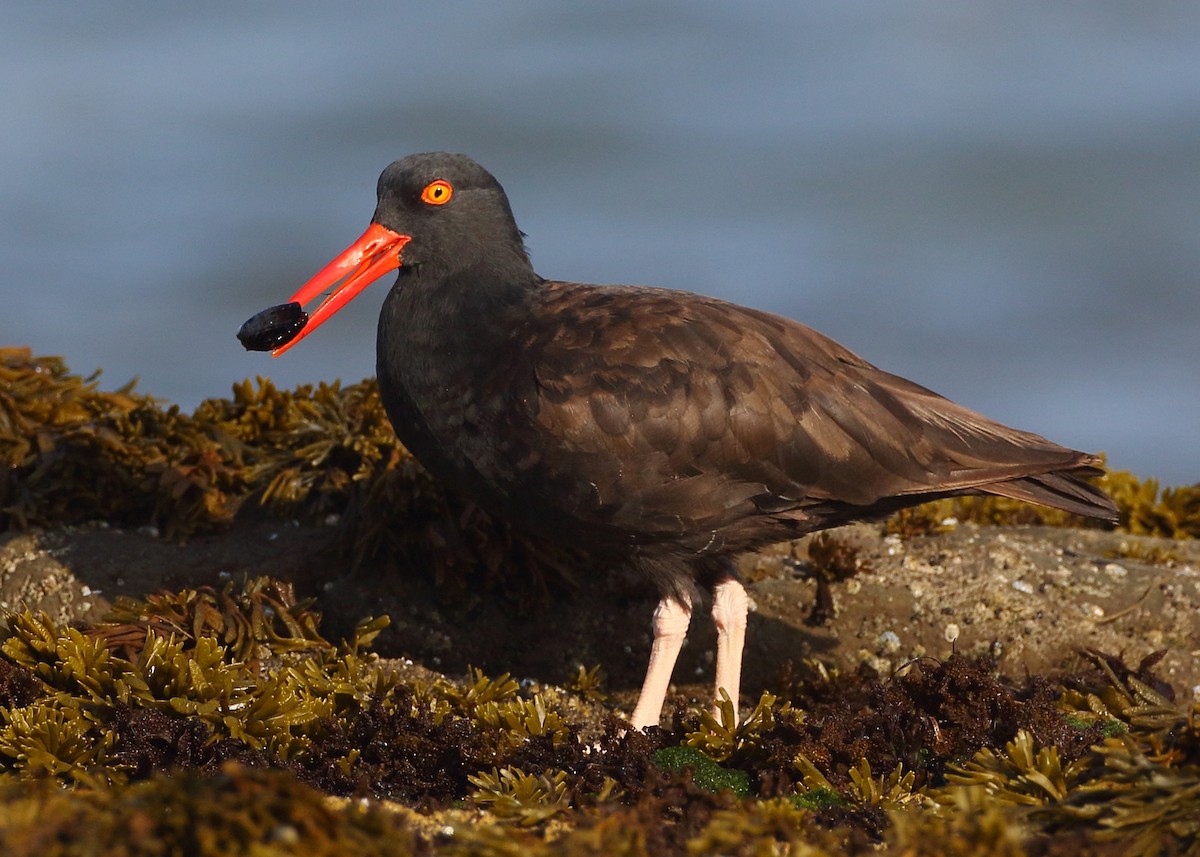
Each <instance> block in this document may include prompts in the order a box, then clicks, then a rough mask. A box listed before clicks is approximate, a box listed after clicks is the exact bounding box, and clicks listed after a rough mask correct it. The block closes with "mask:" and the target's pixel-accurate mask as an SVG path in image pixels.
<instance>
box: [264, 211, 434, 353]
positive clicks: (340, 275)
mask: <svg viewBox="0 0 1200 857" xmlns="http://www.w3.org/2000/svg"><path fill="white" fill-rule="evenodd" d="M410 240H412V239H411V238H410V237H409V236H407V235H401V234H400V233H399V232H394V231H392V230H391V229H388V228H387V227H386V226H380V225H379V224H378V223H372V224H371V225H370V226H369V227H367V231H366V232H364V233H363V234H362V235H361V236H359V238H358V240H357V241H355V242H354V243H353V244H351V245H350V246H349V247H347V248H346V249H345V250H343V251H342V252H341V253H340V254H339V255H338V256H337V258H335V259H334V260H333V261H332V262H330V263H329V264H328V265H326V266H325V267H324V268H322V269H321V270H320V271H318V272H317V273H316V275H315V276H314V277H313V278H312V279H311V280H309V281H308V282H307V283H305V284H304V285H303V286H301V287H300V289H299V291H297V292H296V294H294V295H292V298H291V303H294V304H299V305H301V306H303V305H304V304H306V303H308V302H309V301H311V300H313V299H314V298H316V297H317V296H318V295H320V294H321V293H322V292H324V291H325V290H326V289H329V288H332V289H333V291H332V292H330V293H329V296H328V297H327V298H325V300H324V301H322V302H321V305H320V306H318V307H317V309H316V310H315V311H314V312H312V313H311V314H310V315H309V316H308V320H307V321H306V322H305V323H304V326H303V327H301V328H300V329H299V332H298V333H296V335H295V336H294V337H293V338H291V339H290V340H288V341H287V342H284V343H283V344H282V345H279V346H278V347H277V348H275V350H274V351H272V352H271V355H272V356H273V357H278V356H279V355H280V354H282V353H283V352H285V351H287V350H288V349H289V348H291V347H292V346H293V345H295V344H296V343H297V342H299V341H300V340H301V339H303V338H304V337H306V336H308V335H309V334H310V333H312V332H313V331H314V330H316V329H317V327H319V326H320V325H321V324H323V323H324V322H325V321H326V320H327V319H328V318H330V317H331V316H332V315H333V314H334V313H336V312H337V311H338V310H340V309H341V308H342V307H344V306H345V305H346V304H348V303H350V301H352V300H353V299H354V298H355V296H356V295H358V293H359V292H361V291H362V290H363V289H365V288H366V287H367V286H369V285H371V283H373V282H375V281H376V280H378V279H379V278H380V277H382V276H383V275H384V274H386V273H387V272H388V271H394V270H396V269H397V268H399V267H400V264H401V262H400V251H401V250H402V249H403V248H404V245H405V244H407V243H408V242H409V241H410ZM339 280H340V281H341V282H340V283H339Z"/></svg>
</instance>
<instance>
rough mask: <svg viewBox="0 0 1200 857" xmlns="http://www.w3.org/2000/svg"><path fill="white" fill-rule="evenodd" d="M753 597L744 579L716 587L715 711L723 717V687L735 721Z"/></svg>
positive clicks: (724, 582) (719, 584)
mask: <svg viewBox="0 0 1200 857" xmlns="http://www.w3.org/2000/svg"><path fill="white" fill-rule="evenodd" d="M749 608H750V598H749V596H747V595H746V587H744V586H742V584H741V581H738V580H736V579H734V578H732V577H729V578H726V579H725V580H722V581H721V582H720V583H718V584H717V585H716V586H714V587H713V605H712V617H713V624H714V625H716V626H717V686H716V691H715V692H716V703H714V704H713V711H714V712H715V713H716V715H717V717H720V709H719V708H718V705H717V703H720V701H721V689H722V688H724V689H725V692H726V693H728V694H729V698H730V700H732V702H733V716H734V722H735V723H736V722H737V710H738V691H739V689H740V688H741V685H742V650H743V649H744V648H745V646H746V613H747V612H748V611H749Z"/></svg>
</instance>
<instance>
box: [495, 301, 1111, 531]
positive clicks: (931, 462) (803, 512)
mask: <svg viewBox="0 0 1200 857" xmlns="http://www.w3.org/2000/svg"><path fill="white" fill-rule="evenodd" d="M531 321H532V323H531V324H530V325H529V328H528V332H527V333H526V334H524V335H523V338H522V337H518V340H517V342H518V345H519V348H520V354H521V360H522V366H523V367H524V368H523V369H522V371H521V372H520V373H518V374H521V375H522V376H528V375H532V379H533V388H532V390H531V395H530V396H529V401H528V403H527V406H526V408H525V411H524V413H525V416H526V418H527V419H528V425H527V426H526V427H525V428H524V429H523V431H524V432H525V433H526V435H527V436H528V437H529V438H530V439H531V441H530V449H529V451H528V452H527V458H528V464H527V466H526V467H525V468H524V469H523V471H522V472H521V474H520V476H521V478H520V479H519V483H520V484H519V488H520V491H521V495H522V499H521V502H522V503H525V504H527V505H528V507H529V512H530V513H536V514H542V515H544V517H545V518H546V520H547V524H548V525H549V526H550V527H552V528H553V529H554V530H555V531H556V532H560V533H561V532H564V528H566V529H570V527H571V526H572V525H575V526H578V527H581V528H585V529H588V530H589V531H592V530H594V531H597V532H604V531H610V532H611V533H612V534H614V535H620V536H621V537H623V538H624V539H626V540H627V541H628V542H631V543H638V544H642V545H651V544H656V543H670V544H675V545H678V546H680V547H685V548H686V549H688V550H691V551H704V550H708V551H721V552H725V551H733V550H742V549H745V548H746V547H752V546H755V545H758V544H762V543H765V542H770V541H778V540H781V539H784V538H788V537H790V536H793V535H797V534H800V533H803V532H808V531H811V530H815V529H820V528H822V527H824V526H829V525H832V524H836V523H841V522H843V521H845V520H850V519H854V518H859V517H870V516H872V515H877V514H883V513H886V512H888V511H892V510H894V509H896V508H900V507H902V506H906V505H912V504H913V503H916V502H920V501H921V500H923V499H926V498H928V497H930V496H943V495H945V494H947V493H959V492H963V491H972V490H982V491H987V492H991V493H997V494H1003V495H1006V496H1016V497H1019V498H1021V499H1026V500H1031V501H1033V502H1040V503H1045V504H1047V505H1052V506H1056V507H1059V508H1066V509H1068V510H1069V511H1074V512H1079V513H1082V514H1098V515H1100V516H1102V517H1112V513H1113V507H1112V505H1111V503H1110V502H1109V501H1108V500H1107V498H1105V497H1104V496H1103V495H1102V494H1100V493H1099V492H1098V491H1095V490H1094V489H1092V488H1091V487H1090V486H1088V485H1087V484H1086V482H1083V481H1081V480H1080V479H1079V478H1078V477H1077V475H1076V473H1078V474H1080V475H1087V474H1088V473H1090V472H1091V471H1090V470H1088V468H1089V467H1090V466H1091V465H1093V464H1095V463H1096V459H1095V458H1094V457H1092V456H1089V455H1086V454H1084V453H1080V452H1076V451H1074V450H1071V449H1067V448H1065V447H1062V446H1059V445H1057V444H1054V443H1051V442H1050V441H1048V440H1046V439H1045V438H1042V437H1040V436H1038V435H1035V434H1031V433H1028V432H1023V431H1019V430H1016V429H1011V428H1008V427H1006V426H1003V425H1000V424H999V423H996V422H994V421H992V420H988V419H987V418H985V417H983V416H981V415H979V414H977V413H975V412H973V411H971V410H969V409H967V408H964V407H962V406H959V405H957V404H955V403H953V402H951V401H949V400H947V399H945V398H943V397H941V396H938V395H937V394H935V393H933V392H931V391H929V390H927V389H925V388H923V387H920V386H919V385H916V384H913V383H911V382H909V381H906V380H904V379H903V378H899V377H897V376H895V375H891V374H889V373H887V372H884V371H882V370H880V369H877V368H876V367H874V366H872V365H871V364H869V363H867V362H866V361H864V360H862V359H861V358H859V357H858V356H856V355H855V354H853V353H852V352H850V351H849V350H847V349H845V348H844V347H842V346H841V345H839V344H837V343H836V342H834V341H833V340H831V339H829V338H828V337H825V336H823V335H821V334H820V333H817V332H816V331H814V330H812V329H810V328H807V327H805V326H803V325H800V324H798V323H796V322H793V321H790V320H788V319H785V318H781V317H778V316H774V315H771V314H769V313H764V312H760V311H757V310H752V309H747V308H744V307H740V306H737V305H734V304H730V303H726V302H723V301H719V300H716V299H713V298H706V297H702V296H698V295H693V294H688V293H682V292H674V291H668V290H662V289H650V288H640V287H598V286H581V285H577V284H570V283H555V282H548V283H546V284H544V287H543V289H542V290H541V291H540V292H539V294H538V296H537V298H536V301H535V304H534V306H533V308H532V315H531ZM1047 474H1055V475H1053V476H1047Z"/></svg>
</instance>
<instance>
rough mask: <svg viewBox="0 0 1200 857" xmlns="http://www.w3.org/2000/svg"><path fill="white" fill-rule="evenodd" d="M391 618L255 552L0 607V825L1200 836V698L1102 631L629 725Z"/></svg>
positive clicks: (1044, 840)
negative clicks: (1029, 659)
mask: <svg viewBox="0 0 1200 857" xmlns="http://www.w3.org/2000/svg"><path fill="white" fill-rule="evenodd" d="M385 624H386V620H385V619H367V620H363V621H362V622H360V623H359V625H358V628H357V630H356V631H355V632H354V633H353V634H352V635H351V637H350V639H347V640H345V641H342V642H337V643H335V642H332V641H330V640H327V639H326V638H324V637H323V636H322V634H321V632H320V616H319V615H318V614H317V613H316V612H315V611H314V610H313V605H312V604H311V603H309V602H305V601H298V600H296V599H295V598H294V596H292V594H291V591H290V589H289V588H288V587H287V586H285V585H283V584H280V583H278V582H276V581H271V580H265V579H261V580H252V581H247V582H246V583H244V584H242V585H241V586H234V585H232V584H231V585H229V586H227V587H226V588H225V589H223V590H221V591H216V590H212V589H198V590H185V591H183V592H176V593H162V594H160V595H156V596H154V597H152V598H147V599H143V600H139V601H134V600H126V601H122V602H121V603H120V604H119V605H118V607H117V608H116V610H115V611H114V614H113V615H112V616H111V617H110V619H109V620H108V621H105V622H102V623H98V624H93V625H88V626H79V627H59V626H56V625H55V624H54V623H53V622H51V621H50V620H49V619H47V618H46V617H45V616H40V615H35V614H31V613H27V612H23V613H10V614H8V615H7V618H6V630H5V631H4V632H3V639H2V642H0V847H3V848H4V849H5V853H16V854H24V853H29V854H32V853H35V850H36V853H39V854H42V853H45V854H52V855H55V854H63V855H68V854H69V855H74V854H86V853H96V852H95V847H96V843H101V844H102V845H103V850H104V851H105V853H114V854H120V853H128V854H135V853H136V854H160V853H161V854H168V853H180V851H181V850H183V851H187V853H196V854H210V853H213V854H215V853H227V852H228V850H229V849H230V848H231V845H230V843H231V842H234V841H235V840H236V841H237V842H238V843H242V844H244V845H246V847H250V846H251V845H252V846H253V847H254V848H256V849H257V850H256V852H255V853H263V854H273V853H281V854H282V853H294V851H295V850H297V849H300V848H303V849H305V850H307V851H311V852H312V853H314V854H324V853H339V852H338V851H337V849H338V848H342V849H349V850H351V851H353V852H354V853H363V854H409V853H417V854H421V853H431V852H432V851H435V850H436V851H437V852H438V853H443V852H444V853H451V854H474V853H500V854H505V853H521V854H533V855H551V854H554V855H569V854H589V853H605V854H637V855H649V854H654V855H657V854H666V855H684V854H689V855H690V854H704V853H714V852H717V853H732V854H759V853H793V854H811V855H825V854H868V853H879V851H880V850H881V849H882V851H883V852H884V853H903V854H912V855H917V854H969V853H991V852H989V851H987V850H986V849H988V848H993V849H997V850H996V852H995V853H1011V854H1024V853H1038V854H1088V853H1111V849H1114V848H1115V849H1116V851H1117V853H1124V850H1128V852H1129V853H1135V854H1146V855H1149V854H1158V853H1194V852H1195V849H1197V848H1200V838H1198V836H1200V832H1198V831H1200V825H1197V823H1196V819H1197V818H1200V706H1197V705H1196V704H1194V703H1193V704H1191V705H1190V706H1185V707H1181V706H1178V705H1176V704H1175V703H1174V702H1173V700H1172V699H1171V696H1170V692H1169V689H1168V688H1166V687H1165V686H1164V685H1163V684H1162V683H1161V682H1160V681H1159V680H1158V679H1157V677H1156V676H1155V674H1154V666H1155V663H1156V661H1155V659H1154V658H1148V659H1146V660H1144V661H1143V662H1142V663H1141V664H1138V665H1137V666H1135V667H1132V668H1130V667H1128V666H1126V665H1125V664H1124V663H1123V661H1121V659H1119V658H1116V657H1113V656H1109V655H1104V654H1100V653H1090V655H1089V659H1090V667H1089V668H1088V669H1085V670H1083V671H1081V672H1079V673H1077V674H1073V675H1069V676H1065V677H1063V678H1062V679H1060V680H1056V681H1051V680H1049V679H1046V678H1041V677H1036V676H1030V677H1026V678H1025V679H1024V680H1023V681H1021V682H1011V681H1009V680H1007V679H1005V678H1003V677H1001V676H999V675H997V674H996V672H995V668H994V665H993V664H992V663H991V662H989V661H988V660H986V659H968V658H964V657H961V656H953V657H951V658H950V659H949V660H947V661H943V662H939V661H934V660H931V659H929V660H924V661H921V662H918V663H915V664H913V665H911V667H910V668H909V669H908V670H907V671H905V672H903V673H901V674H898V675H896V676H892V677H891V678H888V679H886V680H885V679H881V678H879V677H878V676H876V675H874V674H873V673H871V672H870V671H869V670H866V669H863V670H860V671H859V672H856V673H852V674H845V675H839V674H834V673H828V672H820V671H816V670H809V671H808V673H807V675H808V677H807V678H796V677H793V678H792V679H785V680H784V681H783V682H782V684H781V685H780V687H779V694H778V695H776V694H772V693H764V694H763V695H762V696H761V697H760V699H759V700H758V702H757V704H756V705H755V707H754V709H753V710H752V711H749V712H748V713H746V714H745V716H744V717H743V719H742V720H741V722H740V723H735V722H734V718H733V711H732V707H731V706H730V705H729V704H728V702H727V701H726V703H725V704H724V705H723V706H722V707H721V709H720V710H719V711H718V713H717V714H716V715H714V714H712V713H710V712H708V711H700V710H681V711H679V712H677V713H676V717H675V720H674V722H673V724H672V725H671V727H670V728H668V729H665V730H651V732H650V734H641V733H629V734H627V733H626V732H625V730H624V728H623V727H624V724H623V723H622V722H621V721H620V720H619V719H617V718H615V717H612V716H610V715H606V714H604V713H603V712H602V711H601V712H600V713H599V714H593V715H591V719H589V720H587V721H584V720H581V719H580V717H581V716H582V715H581V713H580V712H586V711H592V712H595V711H596V710H597V704H596V703H595V702H590V703H589V702H588V701H587V700H586V698H585V697H586V695H592V696H594V697H595V696H598V695H599V688H598V687H597V674H596V673H595V671H594V670H591V671H589V670H587V669H581V670H579V672H578V674H577V675H576V677H575V679H576V684H577V685H578V691H577V693H578V696H576V697H575V698H574V699H573V700H571V704H569V705H568V704H565V703H566V698H565V696H564V694H565V693H566V692H565V691H562V690H555V691H554V692H553V693H550V692H547V691H540V690H534V689H531V688H530V687H528V686H527V685H523V684H522V683H519V682H517V681H516V680H514V679H512V678H511V677H509V676H507V675H502V676H498V677H489V676H486V675H484V674H483V673H482V672H480V671H478V670H472V671H470V672H469V674H468V676H466V677H465V678H464V679H461V680H458V681H451V680H449V679H446V678H445V677H441V676H436V675H431V674H429V673H426V672H424V671H422V670H419V669H417V668H415V667H407V668H406V667H405V666H404V665H403V664H391V663H387V662H382V661H379V660H378V659H377V658H375V656H373V655H372V654H371V653H370V651H369V648H370V644H371V642H372V640H373V639H374V637H375V635H376V634H377V633H378V632H379V630H380V629H382V628H383V626H384V625H385ZM581 677H582V680H581ZM585 735H587V736H588V737H586V738H585V737H583V736H585ZM64 786H65V788H64ZM334 796H344V797H348V796H354V797H355V798H356V799H355V800H353V801H350V802H346V801H336V800H333V797H334ZM383 801H386V803H382V802H383ZM386 807H391V808H390V809H386ZM189 837H190V839H189ZM185 840H186V841H188V842H190V843H192V844H190V845H186V846H184V845H180V843H181V842H183V841H185ZM1035 843H1036V849H1035V848H1034V847H1033V846H1034V844H1035ZM35 846H36V848H35ZM110 846H111V847H110ZM972 846H973V847H975V848H976V851H975V852H972V851H971V850H970V848H971V847H972ZM122 848H124V849H126V850H124V851H122V850H121V849H122ZM222 848H224V849H226V851H225V852H222V851H221V850H220V849H222ZM31 849H33V850H31ZM37 849H41V850H37ZM1106 849H1109V850H1107V851H1106ZM341 853H347V852H346V851H343V852H341Z"/></svg>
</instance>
